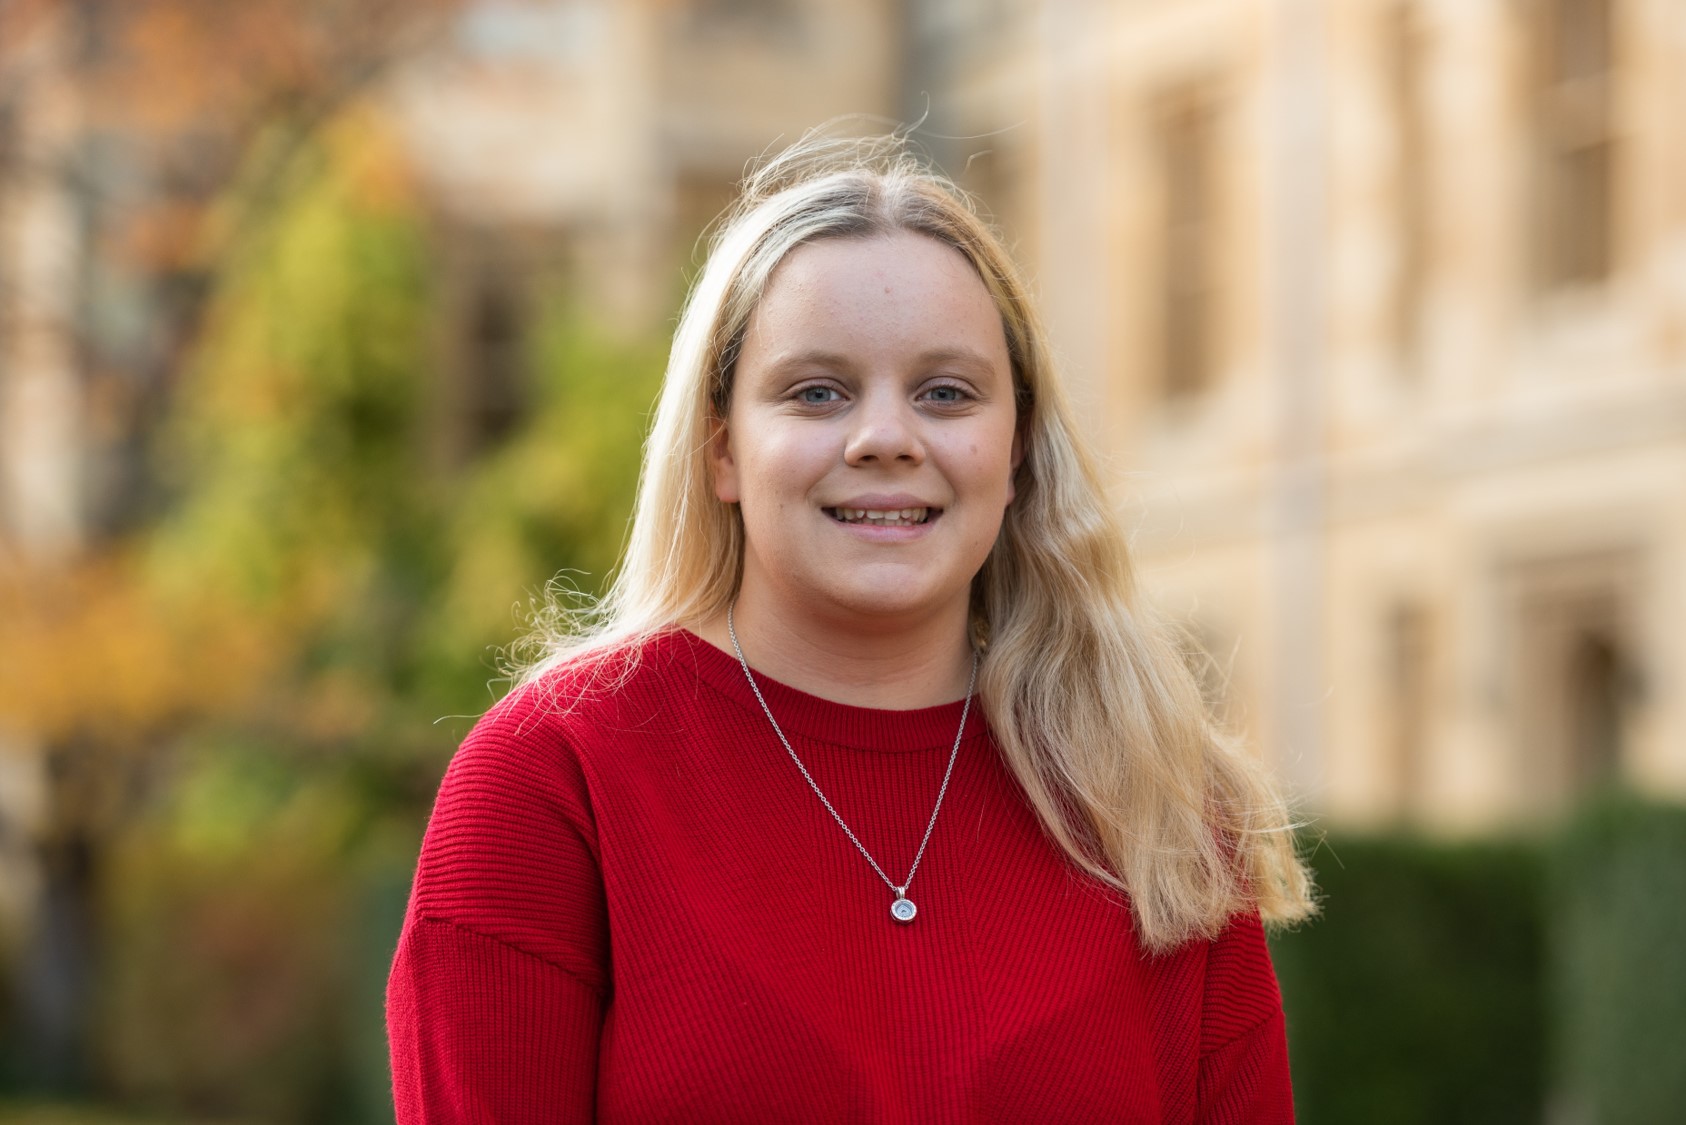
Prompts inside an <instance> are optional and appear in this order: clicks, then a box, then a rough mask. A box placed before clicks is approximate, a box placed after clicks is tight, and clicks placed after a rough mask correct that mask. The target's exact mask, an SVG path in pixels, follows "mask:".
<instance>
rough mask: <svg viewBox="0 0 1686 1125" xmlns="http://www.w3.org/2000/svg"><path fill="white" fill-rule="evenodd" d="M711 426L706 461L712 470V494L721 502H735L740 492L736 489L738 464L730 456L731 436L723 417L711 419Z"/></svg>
mask: <svg viewBox="0 0 1686 1125" xmlns="http://www.w3.org/2000/svg"><path fill="white" fill-rule="evenodd" d="M711 425H712V427H713V429H712V432H711V433H710V434H709V437H708V463H709V467H710V468H711V469H713V470H714V496H715V498H716V499H717V500H719V501H720V502H721V503H722V504H736V503H737V502H738V499H739V497H740V496H741V492H740V490H739V489H738V464H737V462H736V461H735V460H734V459H733V458H732V436H731V432H730V431H729V430H728V429H727V427H726V420H725V419H724V418H719V417H715V418H713V419H711Z"/></svg>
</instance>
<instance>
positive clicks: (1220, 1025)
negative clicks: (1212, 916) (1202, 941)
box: [1201, 911, 1282, 1050]
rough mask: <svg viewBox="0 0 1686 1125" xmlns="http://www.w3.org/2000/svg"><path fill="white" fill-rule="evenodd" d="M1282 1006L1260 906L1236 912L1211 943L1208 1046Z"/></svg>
mask: <svg viewBox="0 0 1686 1125" xmlns="http://www.w3.org/2000/svg"><path fill="white" fill-rule="evenodd" d="M1281 1011H1282V994H1281V992H1280V991H1279V990H1278V988H1277V984H1276V971H1275V969H1273V968H1272V966H1271V963H1270V947H1269V945H1268V944H1267V943H1266V941H1265V931H1264V924H1263V922H1261V921H1260V918H1259V915H1258V913H1257V912H1256V911H1245V912H1242V913H1240V914H1237V915H1235V916H1234V917H1233V918H1231V919H1230V922H1229V924H1228V925H1227V926H1226V927H1224V930H1223V932H1222V933H1220V934H1219V935H1218V936H1217V938H1216V939H1214V940H1213V941H1212V942H1210V943H1209V944H1208V945H1207V949H1206V986H1205V1003H1204V1005H1203V1016H1202V1020H1201V1025H1202V1026H1201V1038H1202V1039H1203V1040H1204V1043H1203V1046H1204V1047H1205V1048H1206V1049H1208V1050H1210V1049H1214V1048H1215V1047H1217V1046H1219V1045H1221V1044H1222V1043H1225V1042H1227V1041H1229V1040H1232V1039H1234V1038H1237V1037H1238V1036H1240V1035H1243V1034H1245V1033H1246V1032H1247V1031H1249V1030H1251V1029H1253V1028H1255V1027H1257V1026H1258V1025H1259V1024H1261V1023H1264V1022H1266V1021H1267V1020H1269V1019H1271V1017H1273V1016H1275V1015H1277V1014H1279V1013H1280V1012H1281Z"/></svg>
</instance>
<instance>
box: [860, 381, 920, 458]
mask: <svg viewBox="0 0 1686 1125" xmlns="http://www.w3.org/2000/svg"><path fill="white" fill-rule="evenodd" d="M850 421H851V423H852V426H851V428H850V431H849V436H848V440H847V442H845V444H844V447H843V460H844V461H845V462H846V463H847V464H850V465H871V464H889V463H899V464H905V465H920V464H923V463H924V461H925V443H924V441H923V439H922V438H921V437H920V433H919V419H918V415H917V412H916V411H915V410H914V407H913V405H912V404H911V403H908V402H905V401H903V400H902V399H901V397H900V396H899V395H893V394H875V395H868V396H867V397H866V398H865V399H863V400H862V401H861V403H860V405H859V406H857V407H856V409H855V411H854V414H853V417H852V418H851V419H850Z"/></svg>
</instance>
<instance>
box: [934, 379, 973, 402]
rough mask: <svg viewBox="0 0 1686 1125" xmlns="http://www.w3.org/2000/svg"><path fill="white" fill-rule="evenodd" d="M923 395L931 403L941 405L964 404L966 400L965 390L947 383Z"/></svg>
mask: <svg viewBox="0 0 1686 1125" xmlns="http://www.w3.org/2000/svg"><path fill="white" fill-rule="evenodd" d="M925 394H926V396H927V397H928V398H930V399H931V401H933V402H942V403H957V402H965V401H966V398H967V394H966V391H965V388H963V387H956V386H954V385H952V384H949V383H944V384H942V385H940V386H935V387H932V388H931V389H930V390H928V391H926V392H925Z"/></svg>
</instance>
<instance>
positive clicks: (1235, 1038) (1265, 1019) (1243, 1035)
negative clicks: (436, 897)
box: [493, 939, 1278, 1061]
mask: <svg viewBox="0 0 1686 1125" xmlns="http://www.w3.org/2000/svg"><path fill="white" fill-rule="evenodd" d="M493 940H496V939H493ZM558 967H560V966H558ZM1277 1015H1278V1013H1276V1012H1266V1013H1265V1014H1264V1015H1263V1016H1260V1017H1259V1019H1258V1020H1257V1022H1255V1023H1252V1024H1249V1025H1248V1026H1247V1027H1246V1028H1245V1029H1243V1030H1241V1031H1239V1032H1237V1033H1236V1034H1234V1035H1232V1036H1230V1037H1229V1038H1228V1039H1225V1040H1224V1041H1223V1042H1222V1043H1219V1044H1218V1045H1217V1046H1216V1047H1213V1048H1211V1049H1210V1050H1205V1051H1201V1052H1200V1054H1199V1058H1200V1059H1201V1060H1202V1061H1204V1060H1206V1059H1209V1058H1211V1057H1212V1056H1213V1055H1215V1054H1217V1053H1218V1052H1219V1051H1227V1050H1229V1049H1230V1048H1231V1047H1233V1046H1235V1045H1236V1044H1237V1043H1239V1042H1241V1041H1242V1040H1244V1039H1251V1038H1252V1037H1253V1036H1255V1035H1257V1034H1258V1033H1259V1032H1260V1031H1261V1030H1263V1029H1264V1027H1265V1026H1266V1025H1267V1024H1269V1023H1270V1021H1271V1020H1273V1019H1275V1018H1276V1017H1277Z"/></svg>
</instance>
